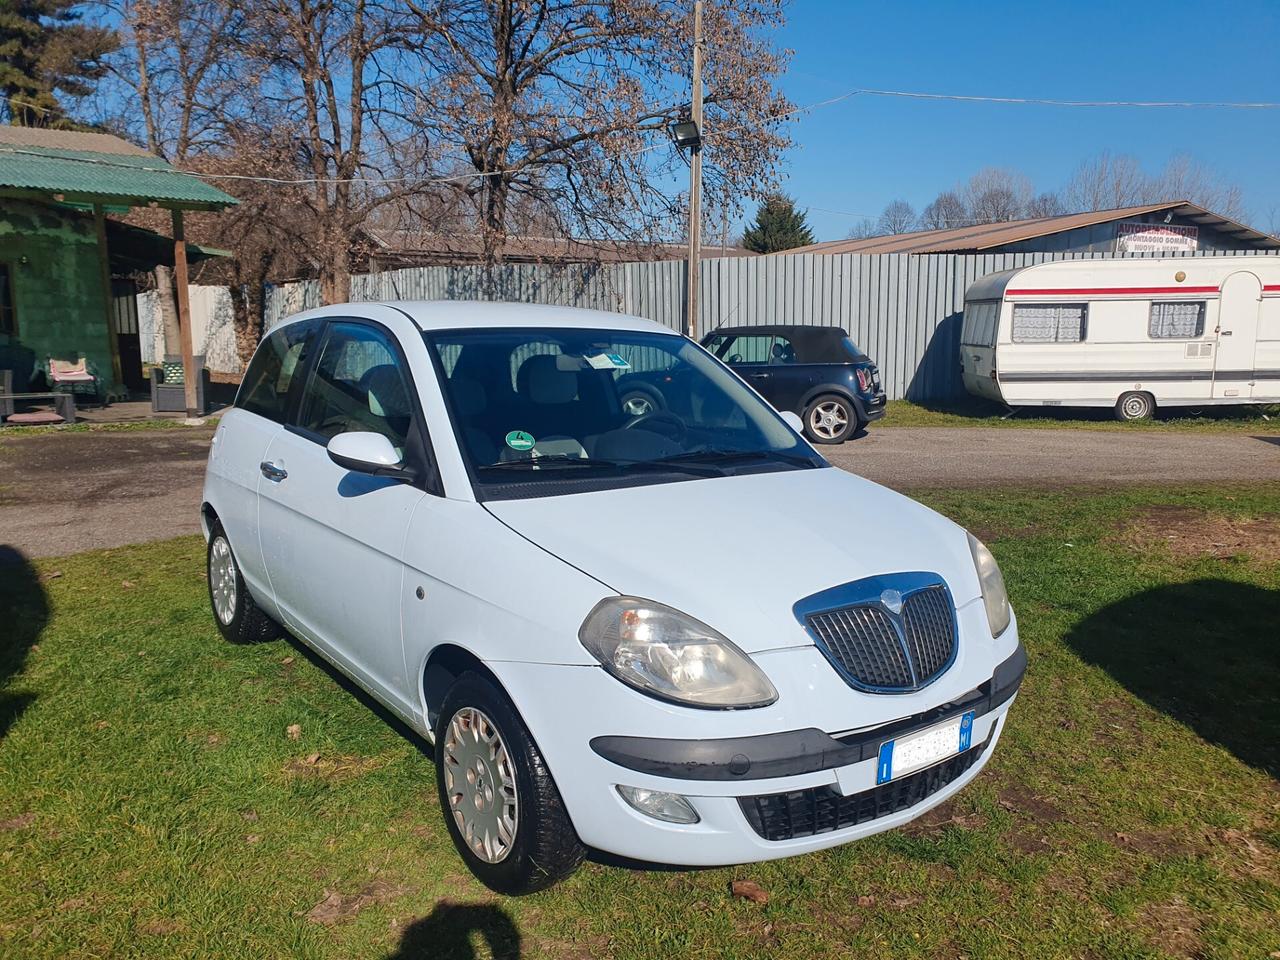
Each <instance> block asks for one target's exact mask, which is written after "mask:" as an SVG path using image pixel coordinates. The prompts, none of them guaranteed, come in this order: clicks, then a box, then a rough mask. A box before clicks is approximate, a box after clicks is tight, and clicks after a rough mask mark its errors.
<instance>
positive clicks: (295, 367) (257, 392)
mask: <svg viewBox="0 0 1280 960" xmlns="http://www.w3.org/2000/svg"><path fill="white" fill-rule="evenodd" d="M318 327H319V325H318V324H317V323H314V322H308V321H299V322H296V323H290V324H287V325H285V326H284V327H282V328H280V329H279V330H276V331H275V332H274V333H272V334H270V335H269V336H268V337H266V338H265V339H264V340H263V341H262V343H261V344H260V345H259V346H258V349H257V351H256V352H255V353H254V355H253V359H252V360H251V361H250V363H249V368H248V369H247V370H246V371H245V375H244V379H243V380H242V381H241V384H240V390H239V391H238V392H237V393H236V400H235V406H234V407H233V408H232V409H231V410H230V411H228V412H227V413H226V414H225V415H224V416H223V417H222V419H221V421H220V422H219V424H218V429H217V431H216V432H215V433H214V435H213V442H212V444H211V445H210V448H209V470H208V474H207V478H206V481H205V484H206V488H207V489H206V492H205V499H206V500H207V501H208V502H210V503H211V504H213V505H214V509H216V510H217V512H218V519H219V521H220V522H221V523H222V527H223V529H224V530H225V531H226V533H227V539H228V540H229V541H230V543H231V549H232V551H234V553H235V556H236V562H237V563H238V564H239V566H240V573H241V576H243V577H244V578H245V580H246V582H247V583H248V584H249V589H250V590H251V591H252V593H253V595H254V598H255V599H256V600H257V601H258V602H259V604H260V605H261V606H262V607H263V609H265V610H267V611H268V612H270V611H271V608H272V606H273V605H274V598H273V595H272V590H271V584H270V582H269V581H268V579H267V574H266V570H265V568H264V566H263V561H262V547H261V543H260V541H259V533H258V531H259V527H258V487H259V482H260V481H261V480H262V473H261V469H260V465H261V463H262V462H263V461H264V460H265V459H266V456H267V449H268V448H269V447H270V446H271V441H272V440H273V439H274V438H275V437H276V435H277V434H278V433H279V432H280V431H281V430H282V429H283V426H282V424H283V423H284V422H285V419H286V414H287V410H288V406H289V399H290V397H291V396H293V395H295V394H296V393H297V392H298V391H299V389H300V387H301V379H302V378H301V376H298V375H297V374H299V373H300V371H301V370H302V369H303V367H304V364H305V361H306V352H307V350H308V349H309V348H310V346H311V344H312V343H313V341H314V339H315V334H316V332H317V330H318Z"/></svg>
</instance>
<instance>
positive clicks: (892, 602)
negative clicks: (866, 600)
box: [880, 590, 902, 616]
mask: <svg viewBox="0 0 1280 960" xmlns="http://www.w3.org/2000/svg"><path fill="white" fill-rule="evenodd" d="M880 603H881V605H882V606H884V607H885V608H886V609H888V611H889V612H890V613H892V614H894V615H895V616H896V615H897V614H899V613H901V612H902V594H900V593H899V592H898V591H897V590H886V591H884V593H882V594H880Z"/></svg>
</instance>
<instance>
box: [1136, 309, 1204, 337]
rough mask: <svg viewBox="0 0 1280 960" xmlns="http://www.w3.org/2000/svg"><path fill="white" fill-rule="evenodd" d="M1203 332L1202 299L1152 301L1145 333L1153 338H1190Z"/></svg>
mask: <svg viewBox="0 0 1280 960" xmlns="http://www.w3.org/2000/svg"><path fill="white" fill-rule="evenodd" d="M1203 333H1204V301H1200V302H1198V303H1153V304H1151V318H1150V320H1149V321H1148V323H1147V335H1148V336H1149V337H1151V339H1153V340H1191V339H1194V338H1195V337H1199V336H1201V335H1202V334H1203Z"/></svg>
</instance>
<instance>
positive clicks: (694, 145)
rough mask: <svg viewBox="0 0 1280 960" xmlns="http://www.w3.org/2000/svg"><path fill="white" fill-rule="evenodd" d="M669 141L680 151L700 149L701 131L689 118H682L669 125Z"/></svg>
mask: <svg viewBox="0 0 1280 960" xmlns="http://www.w3.org/2000/svg"><path fill="white" fill-rule="evenodd" d="M671 139H672V140H674V141H675V144H676V146H677V147H679V148H680V149H681V150H701V149H702V131H701V130H699V129H698V125H697V124H696V123H694V122H693V120H691V119H690V118H689V117H682V118H681V119H679V120H677V121H676V122H675V123H673V124H672V125H671Z"/></svg>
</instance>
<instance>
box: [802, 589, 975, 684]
mask: <svg viewBox="0 0 1280 960" xmlns="http://www.w3.org/2000/svg"><path fill="white" fill-rule="evenodd" d="M806 623H807V624H808V626H809V629H810V630H811V631H812V632H813V635H814V636H815V637H816V638H817V640H818V642H819V646H820V647H821V648H822V649H823V651H824V652H825V653H826V654H827V656H828V657H829V658H830V659H831V660H832V661H833V662H834V663H835V664H836V666H837V667H839V669H840V671H841V672H842V673H843V674H844V677H845V679H846V680H848V681H849V682H850V684H851V685H852V686H855V687H863V688H869V689H871V690H877V691H907V690H918V689H919V688H920V687H923V686H925V685H926V684H929V683H932V682H933V681H934V680H936V679H937V677H938V675H939V674H941V673H942V671H943V670H945V669H946V668H947V666H948V665H949V664H950V663H951V660H952V658H953V656H954V655H955V644H956V630H955V611H954V608H953V607H952V605H951V596H950V594H949V593H948V592H947V589H946V587H944V586H942V585H941V584H936V585H933V586H928V587H925V588H923V589H920V590H916V591H915V592H912V593H908V594H907V595H906V597H905V598H904V599H903V600H902V612H901V614H899V615H898V616H896V617H895V616H894V615H892V614H890V613H889V611H888V610H886V609H885V608H884V607H883V606H881V605H879V604H873V603H863V604H855V605H851V606H847V607H841V608H839V609H836V610H828V611H824V612H822V613H814V614H810V615H809V616H808V617H807V618H806Z"/></svg>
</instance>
